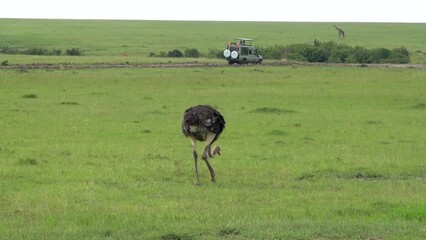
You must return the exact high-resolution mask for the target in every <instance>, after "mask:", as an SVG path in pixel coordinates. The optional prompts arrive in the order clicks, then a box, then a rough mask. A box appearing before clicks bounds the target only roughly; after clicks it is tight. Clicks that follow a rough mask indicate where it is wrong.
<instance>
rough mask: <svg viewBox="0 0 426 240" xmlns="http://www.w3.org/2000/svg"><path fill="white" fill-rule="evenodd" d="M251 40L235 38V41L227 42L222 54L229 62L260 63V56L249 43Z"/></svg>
mask: <svg viewBox="0 0 426 240" xmlns="http://www.w3.org/2000/svg"><path fill="white" fill-rule="evenodd" d="M252 41H253V40H252V39H249V38H236V39H235V42H228V45H227V47H226V49H225V50H224V51H223V56H224V57H225V59H226V60H227V61H228V63H229V64H234V63H238V64H246V63H262V61H263V58H262V56H260V55H258V54H257V49H256V47H255V46H253V45H251V42H252Z"/></svg>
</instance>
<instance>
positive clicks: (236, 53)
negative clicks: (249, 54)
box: [231, 51, 238, 59]
mask: <svg viewBox="0 0 426 240" xmlns="http://www.w3.org/2000/svg"><path fill="white" fill-rule="evenodd" d="M231 58H233V59H237V58H238V52H237V51H232V52H231Z"/></svg>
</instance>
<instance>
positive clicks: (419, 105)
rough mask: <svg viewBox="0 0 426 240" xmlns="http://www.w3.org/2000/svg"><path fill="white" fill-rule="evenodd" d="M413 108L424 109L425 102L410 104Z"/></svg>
mask: <svg viewBox="0 0 426 240" xmlns="http://www.w3.org/2000/svg"><path fill="white" fill-rule="evenodd" d="M411 108H414V109H426V103H419V104H417V105H414V106H412V107H411Z"/></svg>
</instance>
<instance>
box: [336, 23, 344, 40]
mask: <svg viewBox="0 0 426 240" xmlns="http://www.w3.org/2000/svg"><path fill="white" fill-rule="evenodd" d="M333 27H334V28H336V30H337V31H338V32H339V38H342V39H343V38H345V32H344V31H343V30H342V29H341V28H338V27H337V26H336V25H333Z"/></svg>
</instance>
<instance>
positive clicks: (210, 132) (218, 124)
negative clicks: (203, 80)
mask: <svg viewBox="0 0 426 240" xmlns="http://www.w3.org/2000/svg"><path fill="white" fill-rule="evenodd" d="M224 128H225V119H224V118H223V116H222V114H220V113H219V112H218V111H217V110H215V109H214V108H212V107H211V106H208V105H198V106H195V107H191V108H188V109H187V110H186V111H185V113H184V115H183V121H182V132H183V134H184V135H185V136H186V137H189V138H190V139H191V143H192V150H193V157H194V161H195V173H196V176H197V182H196V184H197V185H198V184H200V180H199V177H198V165H197V161H198V154H197V148H196V141H205V142H206V146H205V147H204V151H203V155H202V159H203V160H204V161H205V162H206V164H207V167H208V168H209V171H210V175H211V177H212V181H213V182H215V181H216V178H215V173H214V171H213V168H212V166H211V165H210V162H209V161H208V157H210V158H213V157H214V156H215V155H216V154H218V155H220V147H219V146H216V147H215V148H214V149H213V150H211V145H212V144H213V143H214V142H215V141H216V140H217V139H218V138H219V136H220V134H221V133H222V131H223V129H224Z"/></svg>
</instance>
